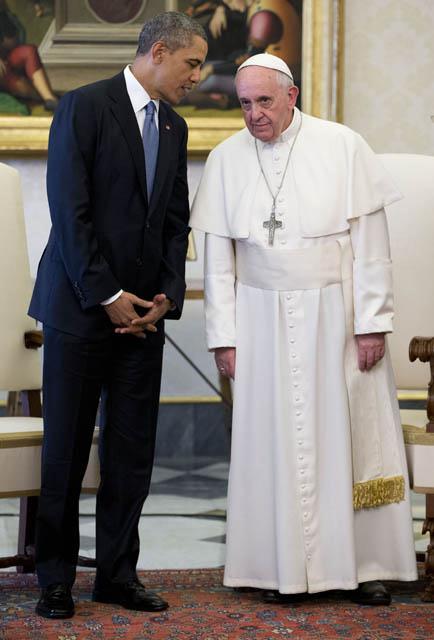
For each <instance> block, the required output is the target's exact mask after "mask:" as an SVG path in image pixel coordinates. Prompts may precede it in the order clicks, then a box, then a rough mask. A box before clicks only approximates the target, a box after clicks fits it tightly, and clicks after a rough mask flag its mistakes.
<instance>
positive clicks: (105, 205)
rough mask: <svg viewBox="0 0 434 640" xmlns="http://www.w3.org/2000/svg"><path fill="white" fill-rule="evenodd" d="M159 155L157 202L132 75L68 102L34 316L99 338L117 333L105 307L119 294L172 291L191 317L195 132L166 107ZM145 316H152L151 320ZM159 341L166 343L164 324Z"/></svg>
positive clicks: (54, 146)
mask: <svg viewBox="0 0 434 640" xmlns="http://www.w3.org/2000/svg"><path fill="white" fill-rule="evenodd" d="M159 137H160V142H159V151H158V161H157V169H156V174H155V180H154V187H153V193H152V197H151V202H150V203H148V202H147V195H146V175H145V161H144V151H143V144H142V139H141V135H140V131H139V128H138V126H137V120H136V116H135V114H134V111H133V108H132V105H131V102H130V99H129V97H128V93H127V90H126V85H125V79H124V75H123V73H120V74H119V75H117V76H115V77H114V78H111V79H109V80H103V81H101V82H97V83H95V84H91V85H88V86H86V87H81V88H80V89H76V90H75V91H72V92H70V93H68V94H66V95H65V96H64V97H63V98H62V99H61V101H60V104H59V106H58V108H57V110H56V113H55V116H54V119H53V124H52V126H51V131H50V141H49V149H48V165H47V191H48V201H49V205H50V214H51V219H52V229H51V233H50V237H49V239H48V243H47V246H46V248H45V251H44V253H43V256H42V258H41V261H40V263H39V268H38V275H37V279H36V284H35V289H34V292H33V297H32V300H31V304H30V309H29V314H30V315H31V316H32V317H34V318H36V319H38V320H40V321H41V322H43V323H44V324H46V325H48V326H50V327H53V328H55V329H58V330H60V331H64V332H67V333H71V334H73V335H77V336H82V337H85V338H90V339H98V338H105V337H107V336H108V335H109V334H110V333H112V332H113V326H112V325H111V323H110V321H109V318H108V316H107V314H106V312H105V311H104V309H103V307H101V305H100V302H101V301H103V300H105V299H107V298H109V297H110V296H112V295H114V294H115V293H116V292H117V291H119V289H121V288H122V289H124V290H125V291H129V292H132V293H135V294H136V295H137V296H139V297H142V298H145V299H148V300H151V299H152V297H153V296H154V295H155V294H156V293H160V292H162V293H165V294H166V295H167V296H168V297H169V298H170V299H171V300H173V301H174V302H175V304H176V307H177V308H176V310H175V311H173V312H169V314H168V316H167V317H172V318H178V317H180V315H181V310H182V305H183V298H184V292H185V281H184V271H185V255H186V248H187V240H188V230H189V229H188V226H187V224H188V216H189V207H188V187H187V150H186V146H187V127H186V124H185V122H184V120H183V119H182V118H181V117H180V116H178V115H177V114H176V113H175V112H174V111H173V109H172V108H171V107H170V106H169V105H167V104H165V103H163V102H160V109H159ZM142 313H143V312H142ZM148 336H149V338H150V339H151V340H153V341H154V340H155V341H157V342H158V340H160V339H161V340H163V339H164V337H163V327H162V323H161V326H160V330H159V332H158V334H148Z"/></svg>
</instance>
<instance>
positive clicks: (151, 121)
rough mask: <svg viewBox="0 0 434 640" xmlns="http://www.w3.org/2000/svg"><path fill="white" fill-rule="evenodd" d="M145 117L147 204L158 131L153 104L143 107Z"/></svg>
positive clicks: (156, 153)
mask: <svg viewBox="0 0 434 640" xmlns="http://www.w3.org/2000/svg"><path fill="white" fill-rule="evenodd" d="M145 109H146V116H145V124H144V125H143V135H142V138H143V149H144V151H145V167H146V188H147V190H148V202H150V201H151V194H152V187H153V184H154V176H155V169H156V166H157V156H158V130H157V126H156V124H155V117H154V112H155V104H154V102H152V100H151V101H150V102H148V104H147V105H146V107H145Z"/></svg>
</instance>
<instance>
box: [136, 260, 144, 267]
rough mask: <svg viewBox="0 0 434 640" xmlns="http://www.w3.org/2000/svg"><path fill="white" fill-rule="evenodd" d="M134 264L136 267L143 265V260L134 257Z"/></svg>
mask: <svg viewBox="0 0 434 640" xmlns="http://www.w3.org/2000/svg"><path fill="white" fill-rule="evenodd" d="M136 265H137V266H138V267H143V260H142V259H141V258H136Z"/></svg>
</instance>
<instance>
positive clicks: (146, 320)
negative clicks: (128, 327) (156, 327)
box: [131, 311, 158, 327]
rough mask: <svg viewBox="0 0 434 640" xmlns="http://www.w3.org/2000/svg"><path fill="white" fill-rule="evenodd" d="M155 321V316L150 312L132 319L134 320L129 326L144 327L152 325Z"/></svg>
mask: <svg viewBox="0 0 434 640" xmlns="http://www.w3.org/2000/svg"><path fill="white" fill-rule="evenodd" d="M157 319H158V318H157V316H156V314H155V313H152V311H150V312H149V313H146V314H145V315H144V316H142V317H141V318H134V320H132V321H131V324H132V325H133V326H135V327H144V326H145V325H146V324H154V323H155V322H156V321H157Z"/></svg>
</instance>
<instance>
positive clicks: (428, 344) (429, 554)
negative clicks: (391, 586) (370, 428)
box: [409, 336, 434, 602]
mask: <svg viewBox="0 0 434 640" xmlns="http://www.w3.org/2000/svg"><path fill="white" fill-rule="evenodd" d="M409 358H410V362H414V361H415V360H420V361H421V362H429V364H430V372H431V378H430V381H429V383H428V399H427V405H426V412H427V416H428V422H427V425H426V430H427V432H428V433H434V338H431V337H429V338H425V337H422V336H416V337H415V338H412V340H411V341H410V345H409ZM425 533H429V537H430V540H429V544H428V547H427V550H426V555H425V574H426V575H427V576H429V577H430V578H431V580H430V584H429V585H428V586H427V588H426V590H425V593H424V594H423V596H422V600H424V602H434V494H427V496H426V517H425V522H424V523H423V527H422V534H425Z"/></svg>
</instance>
